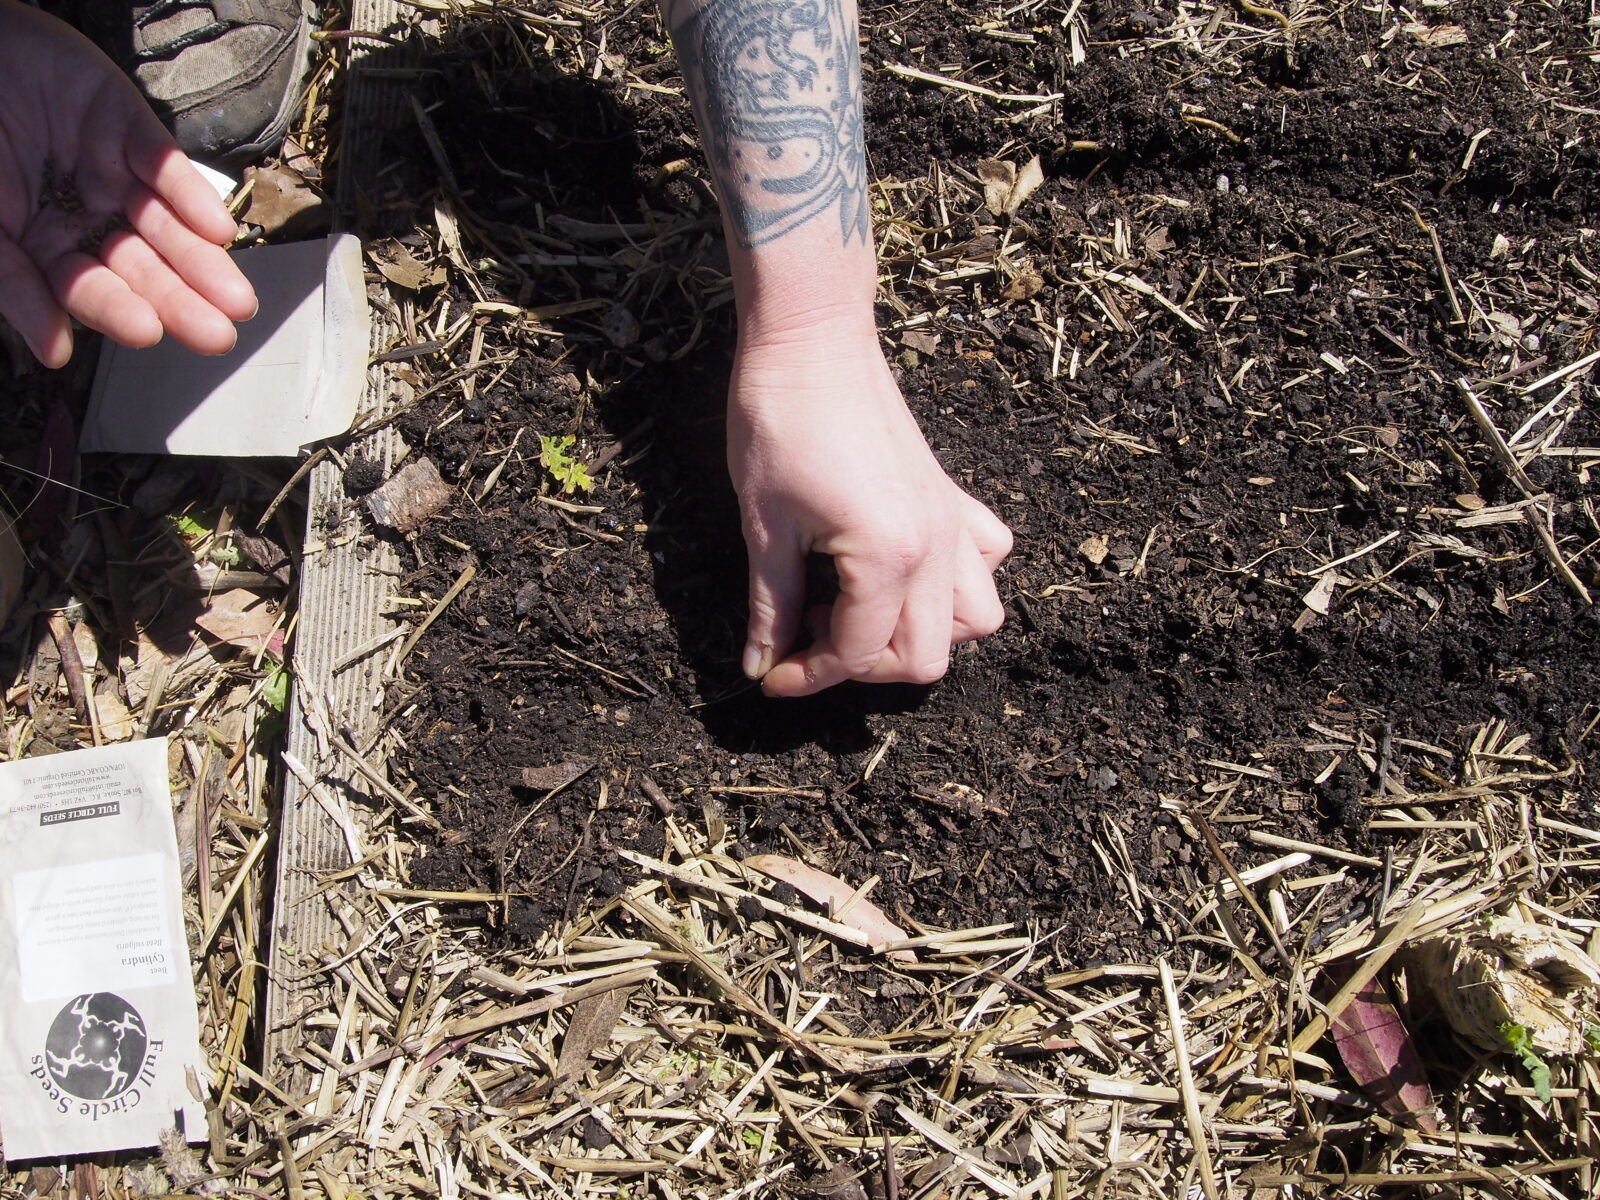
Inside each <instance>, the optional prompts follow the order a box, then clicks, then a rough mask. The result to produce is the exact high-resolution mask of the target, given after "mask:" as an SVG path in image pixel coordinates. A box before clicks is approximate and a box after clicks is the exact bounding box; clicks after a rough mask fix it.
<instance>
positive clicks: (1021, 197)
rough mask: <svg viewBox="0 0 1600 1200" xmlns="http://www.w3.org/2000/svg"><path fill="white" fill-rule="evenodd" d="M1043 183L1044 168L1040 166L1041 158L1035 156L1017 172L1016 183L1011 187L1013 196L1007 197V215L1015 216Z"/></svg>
mask: <svg viewBox="0 0 1600 1200" xmlns="http://www.w3.org/2000/svg"><path fill="white" fill-rule="evenodd" d="M1043 183H1044V168H1043V167H1042V166H1040V165H1039V156H1038V155H1037V154H1035V155H1034V156H1033V157H1032V158H1030V159H1029V160H1028V161H1027V162H1026V163H1024V164H1023V165H1022V169H1021V170H1019V171H1018V172H1017V178H1016V182H1014V183H1013V184H1012V185H1011V194H1010V195H1009V196H1007V197H1006V215H1007V216H1015V215H1016V213H1017V210H1018V209H1019V208H1021V207H1022V206H1023V204H1024V203H1025V202H1026V201H1027V199H1028V197H1029V196H1031V195H1033V194H1034V193H1035V192H1036V191H1038V190H1039V187H1040V185H1041V184H1043Z"/></svg>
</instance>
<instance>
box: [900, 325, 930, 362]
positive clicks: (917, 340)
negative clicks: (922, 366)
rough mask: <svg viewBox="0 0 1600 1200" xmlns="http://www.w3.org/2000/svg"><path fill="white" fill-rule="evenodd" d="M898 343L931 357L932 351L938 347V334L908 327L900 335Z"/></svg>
mask: <svg viewBox="0 0 1600 1200" xmlns="http://www.w3.org/2000/svg"><path fill="white" fill-rule="evenodd" d="M900 344H901V345H903V346H905V347H906V348H907V349H909V350H915V351H916V352H917V353H918V354H926V355H927V356H928V357H929V358H932V357H933V352H934V351H935V350H937V349H938V348H939V335H938V334H937V333H927V332H925V331H924V330H921V329H908V330H906V331H905V332H904V333H902V334H901V335H900Z"/></svg>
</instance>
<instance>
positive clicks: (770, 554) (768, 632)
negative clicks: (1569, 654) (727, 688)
mask: <svg viewBox="0 0 1600 1200" xmlns="http://www.w3.org/2000/svg"><path fill="white" fill-rule="evenodd" d="M748 545H749V555H750V623H749V626H748V630H747V632H746V634H745V647H744V656H743V663H742V665H743V667H744V673H745V674H746V675H747V676H749V677H750V678H751V679H760V678H762V677H763V676H765V675H766V673H767V672H768V671H770V670H772V667H773V664H774V663H776V662H777V661H778V660H779V659H780V658H782V657H783V656H784V655H785V654H787V653H788V652H789V648H790V647H791V646H793V645H794V641H795V637H796V636H797V635H798V634H799V632H800V617H801V611H802V609H803V607H804V605H805V595H806V559H805V554H804V553H803V552H802V550H801V548H800V547H799V546H797V545H794V544H792V543H789V542H782V543H775V542H770V541H768V542H765V543H764V544H763V543H761V542H759V541H758V540H757V539H752V540H751V541H750V542H749V544H748Z"/></svg>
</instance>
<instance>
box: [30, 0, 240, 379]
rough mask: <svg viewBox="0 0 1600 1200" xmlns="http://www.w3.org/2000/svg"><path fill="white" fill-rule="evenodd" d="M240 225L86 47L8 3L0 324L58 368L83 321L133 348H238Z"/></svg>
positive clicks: (123, 83)
mask: <svg viewBox="0 0 1600 1200" xmlns="http://www.w3.org/2000/svg"><path fill="white" fill-rule="evenodd" d="M233 234H234V223H233V220H232V219H231V218H230V217H229V216H228V212H227V209H226V208H224V207H223V205H222V202H221V201H220V200H218V199H217V194H216V192H214V191H213V190H212V189H211V187H210V186H209V185H208V184H207V183H206V181H205V180H204V179H202V178H201V177H200V175H199V173H198V172H196V171H195V169H194V167H193V166H192V165H191V164H190V163H189V160H188V159H187V158H186V157H185V156H184V154H183V152H182V151H181V150H179V149H178V147H177V146H176V145H175V144H174V143H173V141H172V139H171V138H170V137H169V136H168V135H167V132H166V130H165V129H163V128H162V126H161V122H160V121H158V120H157V119H156V116H155V114H154V113H153V112H152V111H151V110H150V107H149V105H148V104H146V103H145V100H144V98H143V97H142V96H140V94H139V92H138V89H136V88H135V87H134V86H133V84H132V82H130V81H129V80H128V78H127V77H126V76H124V75H123V74H122V72H120V71H118V70H117V69H116V67H115V66H114V65H113V64H112V63H111V61H110V60H109V59H107V58H106V57H105V55H103V54H101V53H100V51H99V50H98V49H97V48H96V47H95V46H94V45H93V43H91V42H90V41H89V40H88V39H86V38H84V37H83V36H82V35H80V34H78V33H77V32H76V31H74V30H72V29H71V28H69V27H68V26H66V25H65V24H63V23H62V22H60V21H57V20H55V19H54V18H52V17H49V16H46V15H44V14H43V13H40V12H37V11H35V10H34V9H31V8H29V7H26V6H24V5H22V4H20V3H16V2H15V0H0V317H4V318H5V319H6V320H7V321H9V322H10V323H11V325H12V327H13V328H15V329H16V331H17V332H18V333H19V334H21V335H22V337H23V340H25V341H26V342H27V343H28V347H29V349H31V350H32V351H33V353H34V354H35V355H37V356H38V358H39V360H40V361H41V362H42V363H44V364H45V365H46V366H49V367H59V366H63V365H65V363H66V361H67V359H68V358H69V357H70V356H71V354H72V326H71V322H70V320H69V315H70V316H71V317H76V318H77V319H78V320H80V321H82V322H83V323H84V324H85V325H87V326H89V327H90V328H91V329H97V330H99V331H100V332H102V333H104V334H106V335H107V336H108V337H111V338H113V339H115V340H116V341H119V342H122V343H124V344H125V345H129V346H149V345H153V344H155V343H156V342H158V341H160V340H161V337H162V335H163V333H170V334H171V335H172V336H173V337H175V338H176V339H177V340H178V341H180V342H182V343H183V344H184V345H186V346H188V347H189V348H190V349H192V350H195V351H198V352H199V353H201V354H224V353H226V352H227V351H228V350H230V349H232V348H233V344H234V339H235V333H234V328H233V322H234V321H243V320H247V319H249V318H250V317H251V316H253V315H254V314H255V311H256V299H255V293H254V291H253V290H252V289H251V287H250V284H249V282H248V281H246V279H245V277H244V275H243V274H241V273H240V271H239V269H238V267H237V266H235V265H234V263H233V261H232V260H231V259H229V258H228V256H227V254H226V253H225V252H224V251H223V250H222V248H221V247H222V246H223V245H225V244H226V243H227V242H229V241H230V240H232V238H233Z"/></svg>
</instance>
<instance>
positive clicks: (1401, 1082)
mask: <svg viewBox="0 0 1600 1200" xmlns="http://www.w3.org/2000/svg"><path fill="white" fill-rule="evenodd" d="M1333 1044H1334V1046H1335V1047H1337V1049H1338V1051H1339V1057H1340V1059H1341V1060H1343V1062H1344V1065H1345V1069H1346V1070H1347V1071H1349V1072H1350V1077H1351V1078H1352V1079H1354V1080H1355V1081H1356V1082H1357V1083H1358V1084H1360V1085H1361V1090H1362V1091H1364V1092H1366V1094H1367V1095H1368V1096H1369V1097H1371V1099H1372V1102H1373V1103H1374V1104H1376V1105H1377V1106H1378V1107H1379V1108H1380V1109H1382V1110H1383V1111H1384V1112H1386V1113H1388V1114H1389V1115H1390V1116H1395V1117H1400V1116H1409V1117H1411V1118H1412V1120H1414V1121H1415V1122H1416V1126H1417V1128H1418V1129H1421V1130H1423V1131H1425V1132H1427V1133H1437V1132H1438V1130H1439V1121H1438V1116H1437V1109H1438V1105H1437V1103H1436V1101H1435V1100H1434V1098H1433V1089H1432V1088H1430V1087H1429V1086H1428V1076H1427V1072H1426V1071H1424V1070H1423V1068H1422V1059H1421V1058H1419V1057H1418V1055H1417V1048H1416V1046H1415V1045H1413V1044H1412V1041H1411V1031H1410V1030H1408V1029H1407V1028H1406V1024H1405V1022H1404V1021H1403V1020H1401V1018H1400V1014H1399V1013H1398V1012H1397V1011H1396V1010H1395V1007H1394V1005H1393V1004H1391V1003H1389V998H1388V997H1387V996H1386V995H1385V994H1384V992H1383V988H1382V987H1381V986H1380V985H1379V983H1378V981H1377V980H1376V979H1369V980H1368V981H1367V983H1366V985H1365V986H1364V987H1362V988H1361V990H1360V991H1358V992H1357V993H1356V994H1355V997H1354V998H1353V999H1352V1000H1351V1001H1350V1003H1349V1004H1347V1005H1346V1006H1345V1008H1344V1011H1343V1012H1341V1013H1340V1014H1339V1017H1338V1019H1337V1020H1335V1021H1334V1023H1333Z"/></svg>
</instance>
